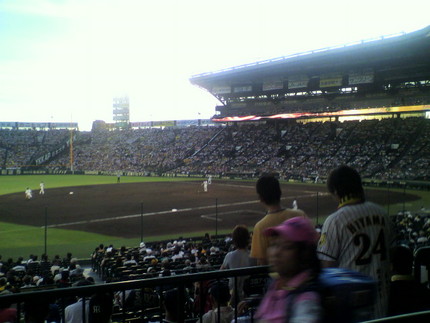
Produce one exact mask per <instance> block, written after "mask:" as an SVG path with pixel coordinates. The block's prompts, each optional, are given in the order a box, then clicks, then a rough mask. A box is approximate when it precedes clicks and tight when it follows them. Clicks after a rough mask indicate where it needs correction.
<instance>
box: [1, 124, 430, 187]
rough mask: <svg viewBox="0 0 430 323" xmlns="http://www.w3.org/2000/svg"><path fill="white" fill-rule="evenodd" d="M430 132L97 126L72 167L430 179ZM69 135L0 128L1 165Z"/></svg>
mask: <svg viewBox="0 0 430 323" xmlns="http://www.w3.org/2000/svg"><path fill="white" fill-rule="evenodd" d="M429 134H430V121H429V120H428V119H424V118H407V119H399V118H390V119H383V120H380V121H378V120H367V121H366V120H365V121H361V122H359V121H345V122H343V123H340V122H336V121H332V122H324V123H322V122H311V123H306V124H303V123H298V122H288V123H281V122H279V123H275V124H274V123H267V124H236V125H233V126H227V127H223V126H219V127H195V126H194V127H188V128H165V129H137V130H122V131H120V130H117V131H107V130H106V131H104V130H96V131H92V132H78V133H76V136H75V142H74V155H73V161H74V165H73V168H74V170H81V171H83V170H85V171H111V172H119V171H121V172H136V173H146V174H149V173H156V174H162V173H166V172H170V173H182V174H212V175H219V176H222V175H229V174H238V175H240V174H246V175H250V176H259V174H262V173H266V172H278V173H280V175H281V176H282V177H284V178H286V179H290V178H291V179H296V180H303V179H305V178H310V179H316V178H318V177H319V176H321V175H325V174H327V173H328V171H329V170H330V169H332V168H333V167H335V166H336V165H338V164H349V165H351V166H353V167H355V168H357V169H358V170H359V171H360V172H361V173H362V174H363V176H364V177H366V178H374V179H426V178H428V177H429V175H430V174H429V169H430V167H429V164H430V135H429ZM67 139H68V134H67V132H66V131H65V130H62V131H60V130H56V131H47V132H38V131H30V130H28V131H12V130H1V131H0V149H1V151H0V153H1V157H2V160H1V161H0V162H1V165H2V167H13V166H16V165H28V164H29V163H31V162H32V160H34V159H36V158H38V157H40V156H42V155H43V154H44V153H46V152H49V151H53V150H54V149H55V148H56V147H57V146H58V145H60V144H61V143H63V144H64V142H66V140H67ZM61 165H62V166H61ZM48 166H49V167H53V168H55V167H65V168H70V156H69V152H68V151H64V152H63V153H62V154H59V155H58V156H55V157H53V158H51V160H49V162H48Z"/></svg>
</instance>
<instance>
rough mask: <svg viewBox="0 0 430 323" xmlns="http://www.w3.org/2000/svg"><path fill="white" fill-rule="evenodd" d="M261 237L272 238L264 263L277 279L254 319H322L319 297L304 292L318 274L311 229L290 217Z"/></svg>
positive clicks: (314, 236) (307, 222) (303, 220)
mask: <svg viewBox="0 0 430 323" xmlns="http://www.w3.org/2000/svg"><path fill="white" fill-rule="evenodd" d="M264 234H265V235H266V236H271V237H273V240H272V243H271V244H270V246H269V249H268V251H267V253H268V260H269V264H270V265H271V266H272V269H273V271H275V272H276V273H277V274H278V275H279V277H278V278H276V279H275V280H274V281H273V282H272V283H271V285H270V287H269V289H268V290H267V292H266V294H265V295H264V297H263V299H262V301H261V303H260V305H259V307H258V310H257V313H256V314H255V318H256V319H257V320H258V321H262V322H274V323H275V322H279V323H280V322H318V321H319V320H320V319H321V317H322V308H321V303H320V296H319V294H318V292H316V291H312V290H306V286H309V285H308V284H312V282H314V281H315V280H316V279H317V278H318V275H319V273H320V262H319V260H318V257H317V253H316V247H317V241H318V235H317V233H316V231H315V228H314V226H313V225H312V223H311V222H310V220H309V219H307V218H305V217H294V218H291V219H289V220H287V221H285V222H283V223H282V224H280V225H278V226H276V227H271V228H268V229H267V230H265V231H264ZM300 290H303V292H300ZM293 291H294V294H292V293H293ZM290 295H295V296H294V297H290Z"/></svg>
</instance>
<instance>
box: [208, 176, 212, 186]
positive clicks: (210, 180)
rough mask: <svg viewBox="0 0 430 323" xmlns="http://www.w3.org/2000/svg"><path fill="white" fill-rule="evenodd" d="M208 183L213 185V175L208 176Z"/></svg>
mask: <svg viewBox="0 0 430 323" xmlns="http://www.w3.org/2000/svg"><path fill="white" fill-rule="evenodd" d="M208 184H209V185H211V184H212V175H209V177H208Z"/></svg>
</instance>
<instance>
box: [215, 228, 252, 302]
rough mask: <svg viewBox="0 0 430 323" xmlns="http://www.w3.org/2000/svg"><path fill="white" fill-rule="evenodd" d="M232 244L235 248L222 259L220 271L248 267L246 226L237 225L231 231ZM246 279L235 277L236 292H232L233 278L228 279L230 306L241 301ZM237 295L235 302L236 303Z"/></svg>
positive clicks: (247, 233)
mask: <svg viewBox="0 0 430 323" xmlns="http://www.w3.org/2000/svg"><path fill="white" fill-rule="evenodd" d="M232 235H233V244H234V246H235V248H236V249H235V250H234V251H230V252H229V253H227V255H226V256H225V258H224V261H223V263H222V265H221V268H220V269H235V268H242V267H249V266H250V265H251V261H250V258H249V250H248V247H249V232H248V229H247V228H246V226H244V225H237V226H236V227H235V228H234V229H233V233H232ZM245 278H246V277H237V291H238V293H237V294H236V293H235V292H234V278H230V279H229V288H230V290H231V291H232V293H231V295H232V296H231V302H230V303H231V304H235V303H239V302H240V301H242V299H243V283H244V280H245ZM236 295H237V302H236Z"/></svg>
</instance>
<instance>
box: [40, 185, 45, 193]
mask: <svg viewBox="0 0 430 323" xmlns="http://www.w3.org/2000/svg"><path fill="white" fill-rule="evenodd" d="M39 186H40V191H39V194H42V195H45V183H44V182H40V184H39Z"/></svg>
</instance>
